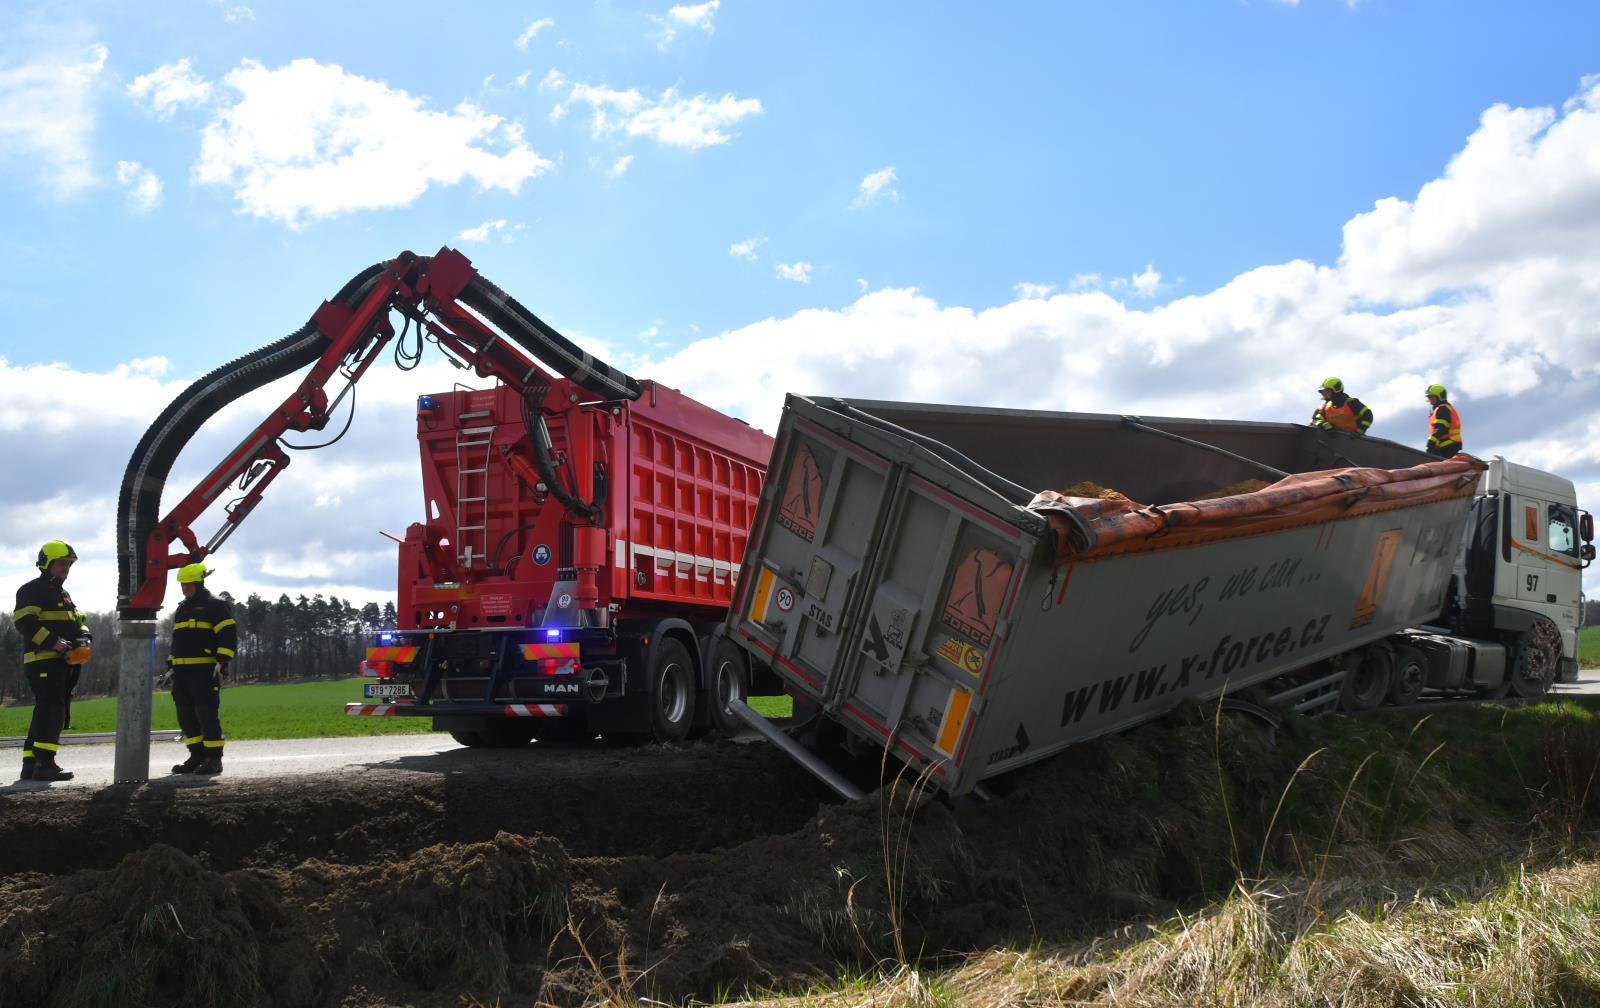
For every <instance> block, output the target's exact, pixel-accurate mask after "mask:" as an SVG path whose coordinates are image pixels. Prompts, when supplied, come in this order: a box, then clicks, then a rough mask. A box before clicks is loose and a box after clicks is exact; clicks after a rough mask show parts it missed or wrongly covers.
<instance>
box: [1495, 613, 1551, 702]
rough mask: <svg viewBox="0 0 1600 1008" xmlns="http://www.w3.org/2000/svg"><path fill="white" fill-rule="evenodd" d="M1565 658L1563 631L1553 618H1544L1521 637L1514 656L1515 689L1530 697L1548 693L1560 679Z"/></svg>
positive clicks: (1512, 678) (1513, 677)
mask: <svg viewBox="0 0 1600 1008" xmlns="http://www.w3.org/2000/svg"><path fill="white" fill-rule="evenodd" d="M1560 659H1561V631H1560V630H1557V629H1556V625H1555V624H1554V623H1551V622H1550V621H1549V620H1540V621H1538V622H1537V623H1535V624H1534V625H1533V629H1532V630H1529V631H1528V632H1527V633H1525V634H1523V635H1522V636H1520V637H1518V638H1517V646H1516V650H1515V652H1514V653H1513V656H1512V659H1511V670H1510V673H1509V675H1508V678H1509V679H1510V680H1511V691H1512V692H1513V693H1515V694H1516V695H1517V696H1519V697H1522V698H1524V699H1527V700H1532V699H1533V698H1535V697H1541V696H1544V695H1545V693H1547V692H1549V690H1550V684H1551V683H1553V682H1555V681H1556V668H1557V666H1558V664H1559V663H1560Z"/></svg>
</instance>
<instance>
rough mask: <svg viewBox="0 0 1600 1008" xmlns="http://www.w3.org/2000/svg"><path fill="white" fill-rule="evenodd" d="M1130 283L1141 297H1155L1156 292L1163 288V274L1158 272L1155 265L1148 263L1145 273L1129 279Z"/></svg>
mask: <svg viewBox="0 0 1600 1008" xmlns="http://www.w3.org/2000/svg"><path fill="white" fill-rule="evenodd" d="M1128 283H1129V285H1130V286H1132V287H1133V291H1134V293H1135V294H1137V295H1139V296H1140V297H1155V294H1156V290H1157V289H1158V288H1159V287H1160V286H1161V274H1160V273H1157V272H1156V268H1155V267H1154V266H1153V265H1150V264H1148V263H1147V264H1145V268H1144V272H1143V273H1135V274H1134V275H1133V276H1131V277H1129V278H1128Z"/></svg>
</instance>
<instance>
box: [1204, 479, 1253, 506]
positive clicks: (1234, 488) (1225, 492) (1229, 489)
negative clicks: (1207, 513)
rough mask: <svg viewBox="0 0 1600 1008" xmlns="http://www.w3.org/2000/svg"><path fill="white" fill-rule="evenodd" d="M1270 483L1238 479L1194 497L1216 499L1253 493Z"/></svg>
mask: <svg viewBox="0 0 1600 1008" xmlns="http://www.w3.org/2000/svg"><path fill="white" fill-rule="evenodd" d="M1271 485H1272V484H1271V483H1268V482H1267V481H1266V480H1255V479H1249V480H1240V481H1239V482H1237V483H1229V484H1228V485H1227V486H1225V487H1218V488H1217V489H1215V490H1212V491H1211V492H1209V493H1203V494H1200V495H1198V496H1197V497H1195V498H1194V499H1195V500H1197V501H1203V500H1216V499H1217V498H1218V497H1232V496H1234V495H1235V494H1247V493H1255V492H1256V491H1257V490H1262V489H1265V488H1266V487H1269V486H1271Z"/></svg>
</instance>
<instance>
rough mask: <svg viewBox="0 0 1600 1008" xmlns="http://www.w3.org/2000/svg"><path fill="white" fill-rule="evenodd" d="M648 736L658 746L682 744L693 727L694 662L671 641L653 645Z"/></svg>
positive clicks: (680, 647) (676, 642)
mask: <svg viewBox="0 0 1600 1008" xmlns="http://www.w3.org/2000/svg"><path fill="white" fill-rule="evenodd" d="M649 682H650V697H649V700H650V734H651V735H652V736H653V737H654V738H655V740H656V741H657V742H682V741H683V739H684V736H686V735H688V734H689V726H690V725H692V724H693V723H694V694H695V686H694V662H693V661H692V660H691V659H690V658H689V651H688V649H687V648H685V647H684V646H683V645H682V644H680V643H679V642H678V641H676V640H674V639H672V638H671V637H664V638H662V639H660V640H658V641H656V653H655V658H654V660H652V661H651V663H650V680H649Z"/></svg>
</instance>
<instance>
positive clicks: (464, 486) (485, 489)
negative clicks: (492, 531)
mask: <svg viewBox="0 0 1600 1008" xmlns="http://www.w3.org/2000/svg"><path fill="white" fill-rule="evenodd" d="M493 446H494V425H493V424H490V425H489V426H488V427H469V428H465V429H463V430H460V431H457V432H456V538H455V544H456V562H457V563H459V564H461V569H462V570H471V569H472V562H473V560H474V559H476V560H480V561H483V562H485V563H487V562H488V556H487V554H488V552H489V455H490V452H491V451H492V450H493ZM479 448H482V449H483V452H482V455H481V456H479V455H478V453H477V449H479ZM480 457H481V461H482V464H481V465H473V464H472V463H475V462H478V461H479V460H480ZM473 518H477V522H476V523H474V522H473V521H472V519H473Z"/></svg>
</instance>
